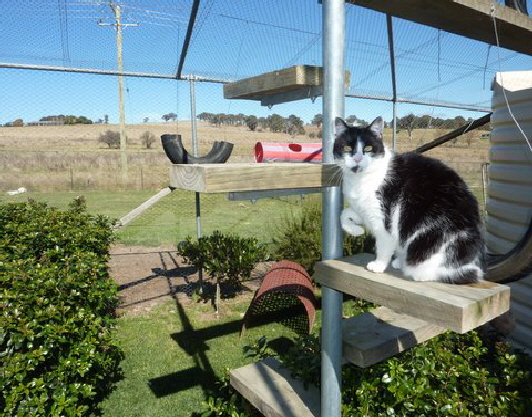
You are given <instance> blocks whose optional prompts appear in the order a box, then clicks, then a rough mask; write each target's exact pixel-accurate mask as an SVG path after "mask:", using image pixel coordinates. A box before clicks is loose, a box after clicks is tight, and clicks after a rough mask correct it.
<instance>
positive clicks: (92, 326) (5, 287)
mask: <svg viewBox="0 0 532 417" xmlns="http://www.w3.org/2000/svg"><path fill="white" fill-rule="evenodd" d="M111 241H112V231H111V224H110V222H109V221H108V220H107V219H106V218H104V217H101V216H91V215H88V214H86V213H85V207H84V204H83V201H82V200H77V201H76V202H74V203H72V204H71V207H70V209H69V210H67V211H59V210H56V209H54V208H49V207H47V206H46V204H44V203H34V202H30V203H17V204H7V205H3V206H0V270H1V274H2V281H3V282H2V299H1V301H0V310H1V311H2V326H1V327H2V331H1V334H0V346H1V348H0V350H1V352H2V355H1V362H2V379H1V382H0V385H1V388H2V403H1V408H2V409H3V414H2V415H5V416H64V415H68V416H85V415H88V414H89V413H91V412H92V411H94V410H95V409H96V408H97V403H98V401H99V400H101V399H102V398H103V397H104V396H105V395H106V394H107V393H108V392H109V391H110V389H111V388H112V386H113V383H114V381H115V380H116V378H117V377H118V376H119V375H120V372H119V362H120V360H121V359H122V351H121V350H120V349H119V348H118V346H117V344H116V342H115V341H114V339H113V334H112V328H113V325H114V311H115V308H116V306H117V303H118V297H117V289H116V286H115V284H114V283H113V282H112V281H111V279H110V278H109V276H108V271H107V260H108V247H109V244H110V243H111Z"/></svg>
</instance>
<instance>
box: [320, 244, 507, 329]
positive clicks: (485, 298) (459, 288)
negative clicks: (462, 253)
mask: <svg viewBox="0 0 532 417" xmlns="http://www.w3.org/2000/svg"><path fill="white" fill-rule="evenodd" d="M373 259H375V256H374V255H369V254H359V255H354V256H349V257H346V258H343V259H338V260H329V261H322V262H318V263H316V268H315V271H316V272H315V274H314V279H315V280H316V281H317V282H320V283H321V284H322V285H325V286H327V287H330V288H333V289H336V290H338V291H342V292H345V293H347V294H351V295H353V296H355V297H359V298H363V299H365V300H368V301H372V302H374V303H377V304H379V305H383V306H386V307H389V308H391V309H392V310H394V311H396V312H398V313H404V314H408V315H409V316H412V317H416V318H419V319H422V320H425V321H427V322H428V323H430V324H435V325H437V326H441V327H445V328H448V329H451V330H453V331H455V332H458V333H466V332H468V331H469V330H471V329H474V328H475V327H478V326H480V325H482V324H484V323H486V322H488V321H489V320H492V319H494V318H495V317H498V316H500V315H501V314H502V313H504V312H506V311H508V309H509V308H510V288H509V287H507V286H506V285H500V284H496V283H493V282H487V281H483V282H480V283H475V284H469V285H455V284H443V283H440V282H414V281H408V280H406V279H405V278H403V277H402V274H401V272H400V271H396V270H394V269H391V268H390V267H389V268H388V269H387V270H386V273H384V274H375V273H373V272H370V271H368V270H367V269H366V268H365V266H366V264H367V263H368V262H369V261H370V260H373Z"/></svg>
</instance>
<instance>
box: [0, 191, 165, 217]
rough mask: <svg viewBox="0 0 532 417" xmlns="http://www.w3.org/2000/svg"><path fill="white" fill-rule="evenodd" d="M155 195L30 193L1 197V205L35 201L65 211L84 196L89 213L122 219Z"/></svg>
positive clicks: (80, 192) (63, 192)
mask: <svg viewBox="0 0 532 417" xmlns="http://www.w3.org/2000/svg"><path fill="white" fill-rule="evenodd" d="M153 194H155V193H154V192H153V191H150V190H142V191H135V190H132V191H127V192H124V191H79V192H74V191H60V192H30V193H24V194H18V195H14V196H9V195H6V194H3V195H0V204H1V203H20V202H25V201H28V199H30V198H31V199H33V200H36V201H42V202H45V203H48V204H49V205H50V206H52V207H57V208H59V209H61V210H64V209H66V208H67V207H68V204H69V203H70V202H71V201H72V200H74V199H75V198H76V197H77V196H79V195H83V196H84V197H85V201H86V202H87V211H88V212H89V213H91V214H102V215H104V216H109V217H110V218H114V219H117V218H120V217H122V216H124V215H125V214H127V213H129V212H130V211H131V210H133V209H134V208H135V207H138V206H139V204H141V203H142V202H143V201H146V200H147V199H148V198H150V197H151V196H152V195H153Z"/></svg>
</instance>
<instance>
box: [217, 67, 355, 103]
mask: <svg viewBox="0 0 532 417" xmlns="http://www.w3.org/2000/svg"><path fill="white" fill-rule="evenodd" d="M350 77H351V73H350V72H349V71H346V72H345V85H346V88H348V87H349V84H350ZM322 84H323V69H322V68H321V67H317V66H314V65H295V66H293V67H290V68H284V69H281V70H277V71H271V72H267V73H264V74H261V75H258V76H255V77H250V78H244V79H242V80H239V81H235V82H233V83H230V84H226V85H224V88H223V89H224V98H227V99H247V100H262V99H263V98H264V97H267V96H268V95H273V94H281V93H287V92H295V91H301V92H304V91H307V90H309V89H310V88H312V87H317V86H321V85H322ZM300 98H302V97H300Z"/></svg>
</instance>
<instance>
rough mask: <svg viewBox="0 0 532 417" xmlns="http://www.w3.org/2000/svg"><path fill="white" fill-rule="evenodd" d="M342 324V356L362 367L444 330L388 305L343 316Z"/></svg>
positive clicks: (395, 353)
mask: <svg viewBox="0 0 532 417" xmlns="http://www.w3.org/2000/svg"><path fill="white" fill-rule="evenodd" d="M342 326H343V341H344V344H343V349H344V358H345V359H346V360H347V361H349V362H352V363H354V364H355V365H358V366H360V367H361V368H367V367H368V366H371V365H373V364H374V363H377V362H380V361H383V360H385V359H388V358H390V357H392V356H395V355H397V354H398V353H400V352H403V351H404V350H406V349H410V348H412V347H414V346H416V345H418V344H419V343H422V342H425V341H426V340H429V339H432V338H433V337H434V336H437V335H439V334H441V333H444V332H445V331H446V330H447V329H445V328H444V327H440V326H436V325H434V324H429V323H427V322H426V321H424V320H420V319H416V318H414V317H411V316H408V315H406V314H400V313H396V312H395V311H393V310H390V309H389V308H387V307H378V308H376V309H375V310H373V311H368V312H366V313H363V314H360V315H359V316H355V317H351V318H349V319H346V320H344V321H343V323H342Z"/></svg>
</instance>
